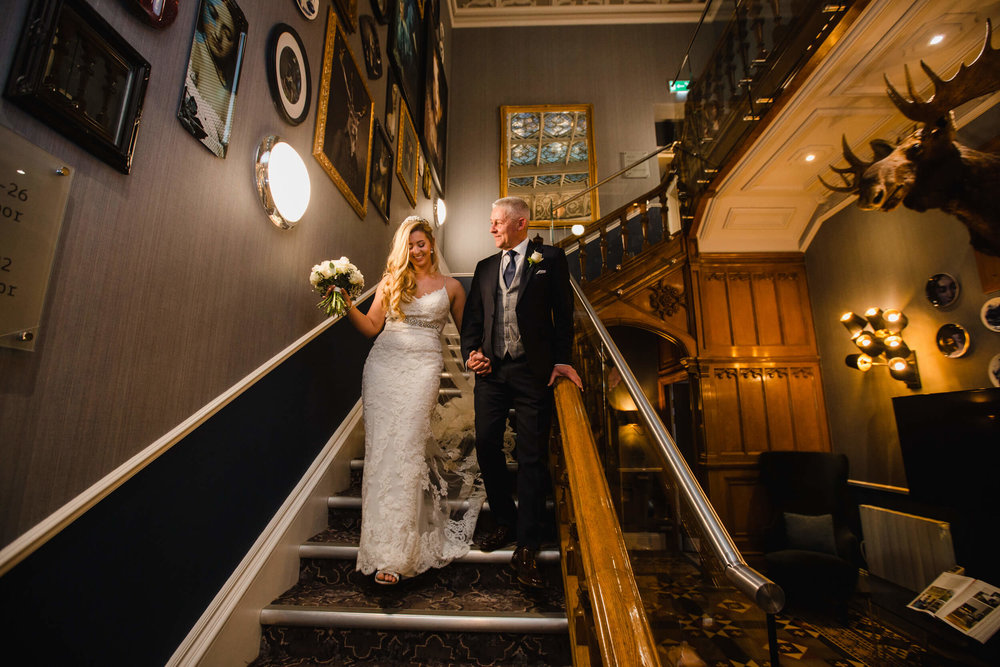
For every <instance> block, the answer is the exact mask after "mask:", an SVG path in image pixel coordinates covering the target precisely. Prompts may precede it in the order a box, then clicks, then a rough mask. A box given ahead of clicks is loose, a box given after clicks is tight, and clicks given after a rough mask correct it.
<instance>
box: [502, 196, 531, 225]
mask: <svg viewBox="0 0 1000 667" xmlns="http://www.w3.org/2000/svg"><path fill="white" fill-rule="evenodd" d="M493 208H502V209H503V211H504V213H506V214H507V217H508V218H513V219H515V220H516V219H518V218H524V219H525V220H526V221H530V220H531V209H529V208H528V203H527V202H526V201H524V200H523V199H521V198H520V197H503V198H501V199H498V200H496V201H495V202H493Z"/></svg>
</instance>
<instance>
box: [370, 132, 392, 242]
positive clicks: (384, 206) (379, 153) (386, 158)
mask: <svg viewBox="0 0 1000 667" xmlns="http://www.w3.org/2000/svg"><path fill="white" fill-rule="evenodd" d="M394 157H395V156H394V155H393V151H392V144H390V143H389V137H388V136H387V135H386V132H385V128H384V127H382V123H380V122H378V119H377V118H376V119H375V133H374V135H373V138H372V160H371V162H372V164H371V170H372V173H371V178H370V181H371V183H370V185H369V187H368V198H369V199H370V200H371V202H372V205H373V206H374V207H375V210H376V211H377V212H378V214H379V215H380V216H382V220H383V221H385V222H386V223H388V222H389V203H390V200H391V195H392V175H393V172H394V170H393V165H394Z"/></svg>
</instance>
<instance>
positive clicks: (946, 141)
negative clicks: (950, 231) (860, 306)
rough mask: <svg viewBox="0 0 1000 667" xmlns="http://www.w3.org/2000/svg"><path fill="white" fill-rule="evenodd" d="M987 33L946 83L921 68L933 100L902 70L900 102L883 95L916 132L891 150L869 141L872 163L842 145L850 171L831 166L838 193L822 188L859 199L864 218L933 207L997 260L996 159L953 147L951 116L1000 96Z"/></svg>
mask: <svg viewBox="0 0 1000 667" xmlns="http://www.w3.org/2000/svg"><path fill="white" fill-rule="evenodd" d="M992 32H993V26H992V24H991V23H990V21H989V20H988V19H987V21H986V41H985V43H984V44H983V49H982V51H980V53H979V55H978V56H976V59H975V61H973V63H972V64H971V65H969V66H968V67H966V66H965V64H962V65H961V66H960V67H959V68H958V72H957V73H956V74H955V76H953V77H952V78H951V79H949V80H947V81H945V80H943V79H941V77H939V76H938V75H937V74H936V73H935V72H934V71H933V70H932V69H931V68H930V67H928V66H927V64H926V63H924V62H923V61H920V67H921V68H922V69H923V70H924V72H925V73H926V74H927V76H928V77H930V79H931V81H932V82H934V94H933V95H932V96H931V97H930V99H928V100H926V101H925V100H923V99H921V98H920V96H919V95H918V94H917V92H916V90H914V87H913V80H912V79H911V78H910V70H909V68H905V69H906V88H907V92H908V93H909V96H910V99H906V98H904V97H903V96H902V95H900V94H899V92H897V91H896V89H895V88H894V87H893V86H892V84H891V83H889V78H888V77H885V83H886V85H887V86H888V90H887V93H888V95H889V99H891V100H892V103H893V104H895V105H896V108H897V109H899V110H900V111H901V112H903V115H904V116H906V117H907V118H909V119H910V120H913V121H916V122H918V123H920V124H921V125H920V126H919V127H918V128H917V129H915V130H914V131H913V132H912V133H911V134H910V135H909V136H908V137H906V138H905V139H903V140H902V141H900V142H899V143H898V144H897V145H896V146H892V145H891V144H889V143H887V142H885V141H882V140H880V139H876V140H875V141H873V142H871V147H872V150H873V151H874V152H875V158H874V159H873V160H872V161H871V162H866V161H865V160H862V159H861V158H859V157H858V156H857V155H855V154H854V153H853V152H852V151H851V149H850V147H849V146H848V144H847V138H846V137H844V139H843V149H844V157H845V159H846V160H847V162H848V164H849V165H850V166H848V167H844V168H839V167H833V166H831V169H833V170H834V171H835V172H836V173H837V174H838V175H839V176H840V178H841V179H842V180H843V181H844V186H833V185H830V184H829V183H827V182H826V181H824V180H823V179H822V178H820V181H821V182H822V183H823V185H825V186H826V187H827V188H829V189H831V190H834V191H836V192H849V193H856V194H857V195H858V206H859V207H860V208H862V209H864V210H866V211H873V210H881V211H891V210H893V209H895V208H896V207H897V206H899V204H900V203H902V204H903V206H905V207H906V208H909V209H913V210H915V211H921V212H922V211H926V210H927V209H932V208H939V209H941V210H942V211H945V212H946V213H951V214H953V215H954V216H955V217H957V218H958V219H959V220H960V221H961V222H962V223H963V224H964V225H965V226H966V227H968V228H969V241H970V243H972V246H973V247H974V248H976V249H977V250H979V251H981V252H985V253H987V254H990V255H1000V201H998V198H997V194H998V192H1000V154H996V153H983V152H980V151H976V150H973V149H971V148H968V147H966V146H963V145H962V144H959V143H956V142H955V125H954V123H953V117H952V111H953V110H954V109H955V108H957V107H959V106H961V105H962V104H964V103H965V102H969V101H970V100H974V99H976V98H977V97H982V96H983V95H987V94H989V93H993V92H996V91H997V90H1000V50H997V49H994V48H993V46H992V42H991V38H992Z"/></svg>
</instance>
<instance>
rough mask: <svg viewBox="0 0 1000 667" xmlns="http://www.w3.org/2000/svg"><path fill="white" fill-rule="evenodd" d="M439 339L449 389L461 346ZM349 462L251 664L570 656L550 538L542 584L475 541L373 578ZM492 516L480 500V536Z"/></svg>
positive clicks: (451, 333)
mask: <svg viewBox="0 0 1000 667" xmlns="http://www.w3.org/2000/svg"><path fill="white" fill-rule="evenodd" d="M444 341H445V342H444V347H445V354H446V356H445V360H446V364H445V368H446V371H445V373H444V375H443V377H442V383H441V392H442V395H445V396H453V395H455V394H456V393H458V392H460V389H459V385H460V384H461V382H460V381H456V379H455V378H454V377H453V376H452V373H450V372H449V370H448V369H449V368H451V369H452V371H453V372H454V369H455V368H456V366H455V365H454V364H449V363H448V361H449V358H450V359H452V360H454V358H455V355H460V352H458V349H459V345H458V332H457V331H456V330H455V329H454V327H453V326H449V328H447V329H446V330H445V334H444ZM512 465H514V464H512ZM350 466H351V480H352V483H351V485H350V487H349V488H348V489H347V490H346V491H344V492H343V493H341V494H339V495H336V496H333V497H331V498H329V500H328V503H327V504H328V512H329V525H328V527H327V529H326V530H324V531H323V532H321V533H319V534H317V535H315V536H313V537H312V538H311V539H310V540H309V541H307V542H305V543H304V544H302V545H300V546H299V549H298V554H299V559H300V565H299V580H298V582H297V583H296V584H295V585H294V586H292V588H290V589H288V590H287V591H285V593H283V594H282V595H281V596H279V597H278V598H277V599H275V600H274V601H273V602H272V603H271V604H270V605H268V606H267V607H265V608H264V609H263V610H262V611H261V613H260V623H261V645H260V653H259V654H258V656H257V658H256V659H255V660H254V661H253V662H252V663H251V665H252V667H277V666H283V667H284V666H292V665H299V666H304V665H317V664H335V665H382V666H384V665H480V666H486V665H571V664H572V657H571V650H570V640H569V634H568V622H567V618H566V611H565V609H566V605H565V600H564V595H563V586H562V575H561V572H560V565H559V562H560V553H559V550H558V548H557V547H556V546H555V545H556V542H555V539H554V538H553V541H552V542H551V543H550V544H548V545H543V549H542V551H541V552H540V553H539V566H540V568H541V570H542V574H543V576H544V577H545V580H546V582H547V586H546V587H545V588H544V589H540V590H531V589H526V588H524V587H522V586H521V585H519V584H518V583H517V581H516V579H515V578H514V575H513V571H512V570H511V569H510V567H509V562H510V559H511V556H512V554H513V550H512V549H504V550H498V551H495V552H492V553H483V552H482V551H480V550H478V549H475V548H474V549H472V550H470V551H469V553H468V554H466V555H465V556H464V557H463V558H461V559H459V560H457V561H454V562H452V563H451V564H449V565H448V566H446V567H444V568H441V569H431V570H428V571H427V572H424V573H423V574H420V575H419V576H417V577H413V578H411V579H403V581H401V582H400V583H399V584H398V585H396V586H383V585H379V584H376V583H375V582H374V578H373V577H372V576H368V575H363V574H361V573H360V572H357V571H355V569H354V568H355V561H356V558H357V552H358V540H359V537H360V532H361V479H362V475H363V474H364V462H363V461H362V460H354V461H351V462H350ZM492 525H493V523H492V517H491V516H490V514H489V505H488V504H487V505H485V506H484V507H483V511H482V513H481V514H480V516H479V523H478V524H477V539H478V534H479V533H480V532H481V530H480V529H481V528H482V527H490V526H492ZM554 534H555V531H554V529H553V535H554Z"/></svg>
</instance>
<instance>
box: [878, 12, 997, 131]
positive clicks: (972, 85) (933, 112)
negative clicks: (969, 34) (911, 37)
mask: <svg viewBox="0 0 1000 667" xmlns="http://www.w3.org/2000/svg"><path fill="white" fill-rule="evenodd" d="M992 37H993V25H992V23H990V20H989V19H986V41H985V42H984V43H983V49H982V51H980V52H979V55H978V56H976V59H975V60H974V61H973V62H972V64H971V65H969V66H966V65H965V63H963V64H962V65H961V66H959V68H958V72H957V73H956V74H955V76H953V77H952V78H950V79H948V80H947V81H944V80H943V79H941V77H939V76H938V75H937V74H935V72H934V70H932V69H931V68H930V67H928V66H927V63H925V62H924V61H923V60H921V61H920V67H921V68H922V69H923V70H924V72H925V73H926V74H927V76H928V77H930V80H931V81H933V82H934V94H933V95H932V96H931V98H930V99H929V100H926V101H924V100H923V99H921V98H920V96H919V95H917V93H916V91H915V90H914V88H913V79H911V78H910V69H909V68H908V67H906V66H904V67H903V69H904V71H905V72H906V89H907V91H908V92H909V94H910V98H911V99H909V100H907V99H906V98H904V97H903V96H902V95H900V94H899V92H898V91H897V90H896V89H895V88H893V86H892V84H891V83H889V77H888V76H885V75H883V78H884V79H885V84H886V86H888V90H887V93H888V95H889V99H891V100H892V103H893V104H895V105H896V108H897V109H899V110H900V111H902V112H903V115H904V116H906V117H907V118H909V119H910V120H915V121H917V122H920V123H933V122H935V121H936V120H938V119H939V118H943V117H945V116H947V115H948V112H949V111H951V110H952V109H955V108H956V107H958V106H960V105H962V104H964V103H965V102H968V101H969V100H974V99H976V98H977V97H980V96H982V95H986V94H987V93H992V92H995V91H997V90H1000V50H998V49H994V48H993V44H992Z"/></svg>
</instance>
